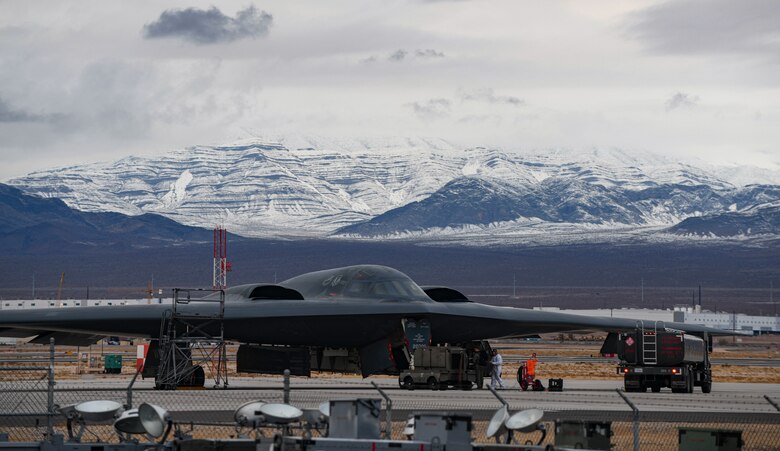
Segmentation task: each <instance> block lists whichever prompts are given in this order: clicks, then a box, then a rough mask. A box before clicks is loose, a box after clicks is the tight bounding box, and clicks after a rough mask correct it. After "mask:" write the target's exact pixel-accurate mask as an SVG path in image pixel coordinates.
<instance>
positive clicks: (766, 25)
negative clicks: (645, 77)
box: [627, 0, 780, 59]
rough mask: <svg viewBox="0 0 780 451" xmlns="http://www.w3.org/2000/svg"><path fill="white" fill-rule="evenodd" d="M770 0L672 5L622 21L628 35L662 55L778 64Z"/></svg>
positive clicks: (778, 15)
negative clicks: (740, 57)
mask: <svg viewBox="0 0 780 451" xmlns="http://www.w3.org/2000/svg"><path fill="white" fill-rule="evenodd" d="M778 24H780V3H778V2H777V1H775V0H740V1H733V0H706V1H705V0H678V1H673V2H664V3H661V4H659V5H656V6H653V7H650V8H646V9H643V10H640V11H638V12H636V13H633V14H631V15H629V16H628V17H627V25H628V32H629V34H630V35H631V36H633V37H635V38H637V39H639V40H640V41H643V42H644V43H645V45H646V46H647V47H648V49H649V50H651V51H653V52H658V53H668V54H715V55H723V54H749V55H756V54H760V55H764V56H767V57H770V58H773V59H778V55H780V39H778Z"/></svg>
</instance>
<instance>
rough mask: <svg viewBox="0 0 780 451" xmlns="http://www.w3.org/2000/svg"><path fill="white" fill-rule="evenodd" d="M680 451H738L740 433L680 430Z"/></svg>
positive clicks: (740, 444) (697, 429) (711, 430)
mask: <svg viewBox="0 0 780 451" xmlns="http://www.w3.org/2000/svg"><path fill="white" fill-rule="evenodd" d="M679 431H680V432H679V436H678V437H679V443H680V451H699V450H701V451H709V450H717V451H732V450H735V451H738V450H741V449H742V431H734V430H724V429H700V428H680V430H679Z"/></svg>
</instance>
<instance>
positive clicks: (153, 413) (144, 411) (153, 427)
mask: <svg viewBox="0 0 780 451" xmlns="http://www.w3.org/2000/svg"><path fill="white" fill-rule="evenodd" d="M138 418H139V419H140V420H141V424H142V425H143V427H144V429H145V430H146V432H147V433H148V434H149V435H151V436H152V437H159V436H161V435H163V432H164V431H165V425H166V424H167V423H168V421H170V419H171V416H170V415H169V414H168V411H167V410H165V409H163V408H162V407H160V406H155V405H154V404H147V403H143V404H141V405H140V406H138Z"/></svg>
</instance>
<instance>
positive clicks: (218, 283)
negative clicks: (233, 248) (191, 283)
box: [212, 226, 232, 290]
mask: <svg viewBox="0 0 780 451" xmlns="http://www.w3.org/2000/svg"><path fill="white" fill-rule="evenodd" d="M231 269H232V268H231V265H230V262H229V261H227V230H226V229H225V228H224V227H222V226H220V227H217V228H215V229H214V283H213V284H212V285H213V287H214V289H215V290H224V289H226V288H227V273H228V271H230V270H231Z"/></svg>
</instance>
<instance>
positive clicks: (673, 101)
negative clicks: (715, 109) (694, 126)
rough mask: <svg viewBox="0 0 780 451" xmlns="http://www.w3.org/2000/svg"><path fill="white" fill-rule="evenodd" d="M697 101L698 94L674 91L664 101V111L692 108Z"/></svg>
mask: <svg viewBox="0 0 780 451" xmlns="http://www.w3.org/2000/svg"><path fill="white" fill-rule="evenodd" d="M698 103H699V97H698V96H692V95H690V94H686V93H684V92H677V93H674V94H673V95H672V96H671V97H669V99H668V100H667V101H666V111H674V110H678V109H681V108H693V107H695V106H696V105H697V104H698Z"/></svg>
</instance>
